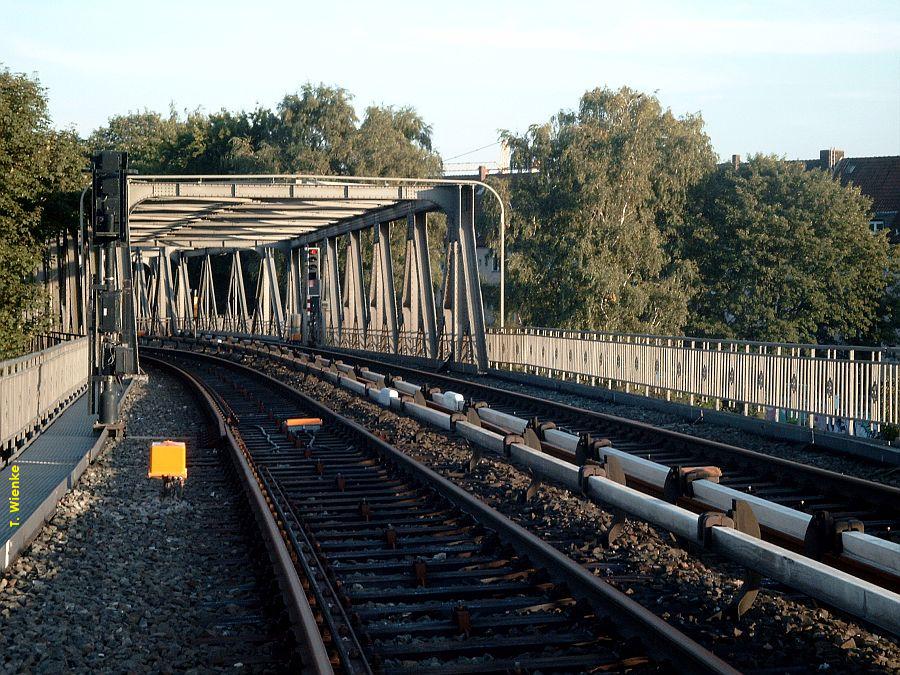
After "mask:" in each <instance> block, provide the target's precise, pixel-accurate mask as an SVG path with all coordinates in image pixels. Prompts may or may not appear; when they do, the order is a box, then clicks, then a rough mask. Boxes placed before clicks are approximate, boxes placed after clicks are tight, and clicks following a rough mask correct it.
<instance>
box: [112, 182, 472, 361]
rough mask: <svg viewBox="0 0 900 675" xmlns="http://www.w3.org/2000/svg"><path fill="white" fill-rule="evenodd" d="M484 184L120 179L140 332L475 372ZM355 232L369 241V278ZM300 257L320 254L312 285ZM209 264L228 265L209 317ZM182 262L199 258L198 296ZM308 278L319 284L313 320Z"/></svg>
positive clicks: (212, 293)
mask: <svg viewBox="0 0 900 675" xmlns="http://www.w3.org/2000/svg"><path fill="white" fill-rule="evenodd" d="M486 187H487V186H485V185H483V184H481V183H477V182H472V181H463V182H452V181H431V180H403V179H368V178H346V179H345V178H334V177H320V176H146V177H137V176H132V177H129V178H128V208H129V213H130V215H129V220H130V232H131V235H130V236H131V241H130V243H131V250H132V255H133V262H134V270H135V272H134V290H135V313H136V318H137V322H138V329H139V331H146V332H149V333H154V334H163V335H165V334H172V333H182V332H187V333H193V332H195V331H203V332H229V333H232V334H235V333H236V334H254V335H269V336H276V337H290V336H293V337H296V338H300V339H302V340H303V341H305V342H318V343H324V344H329V345H332V346H338V347H348V348H357V349H371V350H375V351H384V352H391V353H395V354H404V355H410V356H421V357H425V358H431V359H452V360H455V361H460V362H466V363H471V364H473V365H475V366H477V367H478V368H480V369H486V368H487V365H488V354H487V346H486V340H485V329H484V308H483V303H482V297H481V286H480V284H479V279H478V271H477V264H476V258H475V252H476V242H475V199H476V192H483V191H484V190H485V188H486ZM436 212H440V213H443V214H445V215H446V222H447V236H446V239H445V251H444V270H443V283H442V284H441V287H440V290H439V293H438V295H437V306H436V298H435V293H434V288H433V285H432V281H431V280H432V269H431V261H430V253H431V251H430V250H429V238H428V235H427V228H428V217H429V214H433V213H436ZM398 220H405V221H406V229H407V235H406V251H405V255H404V273H403V288H402V293H401V295H400V301H399V303H398V299H397V298H398V296H397V293H396V289H395V282H394V278H395V277H394V259H395V256H394V253H393V252H392V251H391V238H390V229H389V226H390V223H392V222H394V221H398ZM365 230H371V231H372V233H373V236H372V242H373V243H372V246H373V248H372V251H371V253H372V258H371V260H372V264H371V274H370V275H368V276H369V277H370V278H369V279H368V281H367V280H366V276H367V275H366V274H365V269H364V264H363V251H362V241H363V238H362V233H363V232H364V231H365ZM306 247H316V248H318V250H319V252H320V260H319V261H318V262H319V267H320V271H321V274H318V272H319V270H316V269H312V267H314V266H315V265H316V260H315V259H314V258H312V260H311V257H310V256H308V255H305V254H304V253H305V250H306ZM340 249H344V253H343V255H342V260H343V274H341V271H340V270H341V268H340V267H339V256H341V251H340ZM248 250H250V251H255V252H256V253H257V254H258V256H259V268H258V273H257V275H256V293H255V298H253V299H252V300H253V301H252V302H248V298H247V295H246V291H245V283H244V281H245V279H244V277H245V274H246V271H245V270H244V269H243V267H242V263H241V256H240V253H241V252H242V251H248ZM279 251H280V252H281V255H277V252H279ZM220 254H226V255H229V256H230V258H231V261H230V265H231V271H230V277H229V283H228V289H227V296H226V298H227V299H226V303H225V307H224V308H220V307H218V306H217V302H216V288H215V285H214V280H213V266H212V256H214V255H220ZM193 256H202V258H203V260H202V263H201V266H200V270H201V271H200V281H199V285H198V287H197V288H196V289H192V288H191V287H190V282H189V275H188V259H189V258H190V257H193ZM278 260H281V261H282V262H281V263H279V262H277V261H278ZM311 273H312V275H311ZM311 276H312V277H319V285H320V294H319V302H318V305H317V307H315V306H314V310H313V312H312V313H311V312H308V311H307V306H308V303H309V300H310V297H309V292H310V284H309V283H307V280H309V279H310V278H311ZM282 289H283V292H282ZM194 290H195V292H196V308H195V305H194V297H193V294H192V292H193V291H194ZM220 297H221V295H220Z"/></svg>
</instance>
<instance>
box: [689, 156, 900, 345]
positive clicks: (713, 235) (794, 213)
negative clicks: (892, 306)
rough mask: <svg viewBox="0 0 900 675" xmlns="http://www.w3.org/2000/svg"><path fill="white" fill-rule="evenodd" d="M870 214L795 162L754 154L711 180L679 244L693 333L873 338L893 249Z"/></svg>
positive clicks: (846, 191) (855, 197)
mask: <svg viewBox="0 0 900 675" xmlns="http://www.w3.org/2000/svg"><path fill="white" fill-rule="evenodd" d="M870 212H871V201H870V200H869V199H868V198H867V197H864V196H863V195H862V194H861V193H860V191H859V189H858V188H855V187H845V186H842V185H841V184H840V183H839V182H838V181H836V180H834V179H832V177H831V175H830V174H829V173H827V172H825V171H819V170H813V171H807V170H806V169H805V168H804V167H803V165H802V164H801V163H793V162H784V161H779V160H777V159H776V158H774V157H766V156H756V157H752V158H751V159H750V161H749V162H746V163H744V164H742V165H740V167H739V168H738V169H737V170H735V169H733V168H732V167H731V165H726V166H725V167H724V168H722V169H720V170H719V171H716V172H715V173H713V174H711V175H710V176H709V177H708V178H707V179H706V180H705V181H704V182H703V183H702V184H701V185H700V186H699V187H698V189H697V191H696V196H695V200H694V202H693V206H692V208H691V217H690V219H689V222H688V225H687V226H686V227H684V228H683V230H682V238H681V240H680V241H681V249H682V251H683V254H684V255H685V256H687V257H689V258H691V259H692V260H694V261H695V262H696V264H697V268H698V272H699V275H700V287H699V288H700V291H699V292H698V293H697V295H696V296H695V298H694V300H693V301H692V303H691V330H693V331H697V332H700V333H703V334H707V335H716V336H722V337H735V338H742V339H749V340H768V341H787V342H817V341H826V342H833V341H865V340H869V339H873V338H877V335H876V333H875V332H876V329H877V327H878V323H879V320H880V319H881V318H882V317H880V316H879V312H878V306H879V302H880V300H881V299H882V297H883V296H884V292H885V287H886V285H887V281H888V279H889V276H890V275H891V274H892V269H894V268H895V267H896V261H897V251H896V250H893V252H892V249H891V246H890V244H889V242H888V239H887V233H886V232H880V233H878V234H873V233H872V231H871V229H870V227H869V217H870ZM895 249H896V247H895Z"/></svg>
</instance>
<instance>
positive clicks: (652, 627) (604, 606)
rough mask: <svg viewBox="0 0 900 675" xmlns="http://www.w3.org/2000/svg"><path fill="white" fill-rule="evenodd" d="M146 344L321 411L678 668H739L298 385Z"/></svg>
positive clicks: (330, 421) (724, 670)
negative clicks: (237, 375)
mask: <svg viewBox="0 0 900 675" xmlns="http://www.w3.org/2000/svg"><path fill="white" fill-rule="evenodd" d="M145 349H148V350H149V351H152V352H154V353H166V354H172V355H178V356H183V357H184V358H187V359H193V360H197V361H205V362H207V363H208V364H211V365H213V366H215V367H218V368H227V369H230V370H232V371H234V372H237V373H241V374H243V375H245V376H247V377H251V378H253V379H255V380H256V381H258V382H259V383H261V384H263V385H264V386H265V388H266V391H271V392H277V394H278V395H281V396H283V397H284V398H286V399H292V400H295V401H297V402H298V403H300V404H301V405H302V406H303V409H304V411H311V412H312V414H315V415H318V416H320V417H322V419H324V420H326V425H333V426H338V427H340V428H342V429H344V430H346V432H347V433H349V434H350V435H351V437H353V438H354V439H355V440H356V442H357V443H358V444H359V445H360V446H361V447H364V448H366V449H368V450H370V451H373V452H375V453H377V454H378V455H380V456H381V457H382V458H384V459H386V460H388V461H389V462H390V463H391V464H393V465H394V466H397V467H399V468H401V469H402V471H403V472H404V473H406V474H408V475H410V476H411V477H413V478H414V479H415V480H416V481H417V482H419V483H421V484H423V485H427V486H428V488H430V489H432V490H434V491H435V492H436V493H438V494H440V495H441V496H442V497H443V498H445V499H446V500H448V501H449V502H450V503H451V504H453V505H455V506H456V507H457V508H459V509H460V510H461V511H462V512H464V513H467V514H468V515H469V516H470V517H472V518H473V519H474V520H475V521H476V522H478V523H480V524H482V525H484V526H486V527H487V528H489V529H490V530H493V531H494V532H495V533H497V534H498V535H499V536H500V538H501V539H502V540H504V541H505V542H507V543H508V544H509V545H511V546H512V547H513V549H514V550H516V551H517V552H518V553H519V554H520V555H523V556H525V557H526V558H528V559H531V560H533V561H535V562H537V563H539V564H540V565H541V566H542V567H544V569H546V570H547V572H548V573H549V574H550V575H551V577H553V578H556V579H558V580H559V581H560V582H561V583H563V584H565V585H566V586H567V587H568V588H569V589H571V590H572V591H573V592H577V593H578V594H579V595H581V596H582V597H583V598H586V599H588V600H589V601H590V603H591V604H592V605H593V606H594V607H596V608H598V611H601V613H602V614H603V615H607V616H609V615H612V616H615V619H616V623H617V629H618V630H620V631H622V633H623V634H624V635H625V636H628V637H637V638H639V639H641V641H642V643H643V644H644V645H645V647H646V649H647V651H648V653H650V654H651V655H652V656H654V657H656V658H661V659H663V660H666V661H667V660H669V659H672V658H673V656H677V661H676V662H677V663H678V668H679V670H680V671H693V672H719V673H736V672H737V671H736V670H735V669H734V668H732V667H731V666H729V665H728V664H727V663H725V662H724V661H722V660H721V659H720V658H718V657H717V656H715V655H714V654H712V653H711V652H709V651H708V650H706V649H705V648H703V647H702V646H701V645H699V644H697V643H695V642H694V641H693V640H691V639H690V638H688V637H687V636H686V635H684V634H683V633H681V632H680V631H678V630H677V629H675V628H674V627H673V626H671V625H669V624H667V623H666V622H665V621H663V620H662V619H660V618H659V617H658V616H656V615H655V614H653V613H652V612H651V611H649V610H648V609H646V608H644V607H642V606H641V605H639V604H638V603H636V602H635V601H633V600H632V599H631V598H629V597H628V596H627V595H625V594H624V593H622V592H621V591H618V590H617V589H615V588H614V587H612V586H611V585H610V584H608V583H607V582H605V581H603V580H601V579H600V578H598V577H595V576H594V575H592V574H591V573H590V572H588V571H587V570H585V569H584V568H582V567H581V566H580V565H578V564H577V563H575V562H574V561H573V560H572V559H571V558H569V557H567V556H565V555H564V554H562V553H561V552H559V551H558V550H557V549H555V548H554V547H553V546H551V545H550V544H548V543H547V542H545V541H543V540H541V539H540V538H538V537H537V536H535V535H534V534H532V533H531V532H529V531H527V530H525V529H524V528H522V527H520V526H518V525H516V524H515V523H513V522H512V521H510V520H509V519H507V518H506V517H505V516H503V515H502V514H500V513H499V512H497V511H496V510H494V509H492V508H491V507H489V506H487V505H486V504H484V503H483V502H481V501H480V500H479V499H477V498H476V497H474V496H473V495H471V494H469V493H468V492H466V491H465V490H464V489H462V488H460V487H459V486H457V485H455V484H454V483H452V482H451V481H449V480H447V479H445V478H443V477H442V476H440V475H439V474H437V473H436V472H434V471H432V470H431V469H429V468H427V467H425V466H424V465H422V464H421V463H420V462H418V461H417V460H415V459H413V458H412V457H410V456H408V455H406V454H404V453H403V452H401V451H400V450H398V449H396V448H394V447H393V446H392V445H390V444H389V443H387V442H385V441H384V440H382V439H381V438H379V437H378V436H376V435H374V434H373V433H371V432H370V431H369V430H367V429H366V428H364V427H363V426H361V425H360V424H358V423H356V422H354V421H353V420H351V419H349V418H346V417H344V416H342V415H340V414H339V413H336V412H335V411H333V410H331V409H330V408H328V407H327V406H325V405H324V404H322V403H320V402H318V401H316V400H314V399H312V398H310V397H309V396H307V395H306V394H304V393H302V392H301V391H299V390H297V389H296V388H294V387H292V386H290V385H288V384H286V383H284V382H282V381H280V380H278V379H276V378H274V377H271V376H269V375H267V374H265V373H262V372H260V371H258V370H256V369H253V368H250V367H248V366H245V365H242V364H239V363H235V362H234V361H230V360H227V359H224V358H221V357H219V356H215V355H212V354H208V353H203V352H195V351H186V350H177V349H169V348H165V349H161V348H146V347H145ZM603 610H605V611H603ZM610 610H612V612H610Z"/></svg>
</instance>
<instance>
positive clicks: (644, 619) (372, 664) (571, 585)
mask: <svg viewBox="0 0 900 675" xmlns="http://www.w3.org/2000/svg"><path fill="white" fill-rule="evenodd" d="M145 349H146V348H145ZM146 351H147V352H148V353H150V354H154V353H155V354H157V355H159V354H160V353H161V352H160V351H158V350H153V349H146ZM166 359H167V360H168V361H169V362H170V364H171V365H174V366H175V367H176V368H177V369H178V372H181V373H183V374H184V376H185V377H191V380H192V381H193V383H194V384H195V385H196V386H198V387H202V388H203V390H204V391H206V392H207V394H208V396H209V397H210V399H211V403H214V407H215V408H216V409H218V410H219V411H220V414H221V417H222V419H224V420H227V429H225V435H227V436H229V437H230V438H233V439H234V441H235V443H236V445H237V446H238V447H239V449H240V451H241V454H242V456H244V457H245V458H246V461H247V464H248V468H249V469H250V472H251V473H252V474H253V475H254V476H255V477H256V480H257V483H258V485H259V488H260V493H261V496H263V497H264V499H265V500H266V502H267V503H268V507H269V513H270V515H272V516H273V517H274V518H275V520H276V522H277V523H278V527H279V531H280V535H281V540H282V542H283V543H284V544H285V546H286V547H287V548H288V549H289V551H290V556H291V558H292V560H293V564H292V568H293V571H294V572H295V574H296V575H297V577H298V578H299V579H300V580H301V582H302V585H303V589H304V594H305V599H306V601H307V604H308V606H309V607H311V608H312V609H313V619H314V622H315V630H316V631H317V635H318V636H320V637H321V642H322V644H324V646H325V649H326V651H327V654H328V660H329V663H330V665H331V666H332V667H334V668H335V669H339V670H343V671H345V672H375V671H377V672H417V673H418V672H448V671H452V672H517V671H520V670H521V669H522V668H525V667H527V668H528V669H529V670H531V669H540V670H542V671H543V672H583V671H589V670H596V671H603V672H620V671H626V670H628V671H636V672H645V671H646V672H658V671H669V670H672V669H675V668H676V665H677V669H678V670H679V671H685V670H688V671H696V672H734V671H733V670H732V669H730V668H729V667H728V666H727V664H725V663H724V662H722V661H720V660H719V659H717V658H716V657H715V656H714V655H713V654H711V653H710V652H708V651H706V650H705V649H703V648H702V647H700V646H699V645H697V644H696V643H694V642H692V641H691V640H690V639H689V638H688V637H687V636H685V635H684V634H682V633H680V632H678V631H677V630H675V629H674V628H672V627H671V626H669V625H668V624H666V623H665V622H663V621H662V620H661V619H659V618H657V617H656V616H655V615H653V614H652V613H651V612H649V611H648V610H646V609H644V608H642V607H640V606H639V605H637V604H636V603H635V602H633V601H632V600H631V599H630V598H628V597H627V596H625V595H624V594H622V593H620V592H619V591H617V590H615V589H613V588H612V587H611V586H609V585H608V584H607V583H605V582H603V581H601V580H599V579H598V578H596V577H594V576H592V575H591V574H590V573H588V572H586V571H585V570H584V569H582V568H581V567H580V566H578V565H577V564H575V563H574V562H572V561H571V560H570V559H569V558H567V557H565V556H563V555H562V554H561V553H559V552H558V551H556V550H555V549H554V548H552V547H551V546H550V545H548V544H547V543H545V542H543V541H541V540H540V539H537V538H536V537H535V536H534V535H532V534H530V533H528V532H527V531H525V530H523V529H522V528H520V527H518V526H516V525H514V524H513V523H511V522H510V521H508V520H507V519H506V518H504V517H503V516H502V515H500V514H499V513H497V512H496V511H494V510H492V509H490V508H489V507H487V506H485V505H484V504H483V503H482V502H480V501H478V500H477V499H475V498H474V497H472V496H471V495H469V494H468V493H466V492H465V491H463V490H462V489H460V488H459V487H457V486H455V485H453V484H452V483H450V482H448V481H447V480H446V479H444V478H441V477H440V476H438V475H437V474H435V473H434V472H432V471H431V470H429V469H427V468H426V467H424V466H423V465H421V464H419V463H418V462H416V461H415V460H413V459H411V458H409V457H408V456H406V455H404V454H402V453H400V452H399V451H397V450H396V449H395V448H393V447H392V446H390V445H388V444H387V443H385V442H384V441H382V440H380V439H378V438H377V437H375V436H373V435H372V434H370V433H369V432H368V431H366V430H365V429H363V428H362V427H360V426H359V425H357V424H355V423H354V422H352V421H350V420H348V419H346V418H343V417H341V416H339V415H337V414H335V413H333V412H332V411H330V410H329V409H327V408H325V407H324V406H322V405H321V404H319V403H317V402H315V401H313V400H311V399H309V398H308V397H306V396H304V395H303V394H301V393H300V392H298V391H296V390H294V389H292V388H291V387H289V386H287V385H285V384H283V383H281V382H279V381H277V380H275V379H272V378H270V377H268V376H265V375H263V374H261V373H259V372H256V371H253V370H251V369H250V368H247V367H244V366H241V365H238V364H235V363H233V362H229V361H226V360H224V359H220V358H216V357H212V356H207V355H199V354H192V353H186V352H172V351H171V350H166ZM188 371H189V372H190V373H191V376H188V375H187V372H188ZM310 416H311V417H319V418H321V419H322V420H324V425H323V427H322V428H321V430H319V431H317V432H314V433H308V434H300V435H296V436H289V435H288V434H286V432H285V428H284V426H283V421H284V420H285V419H287V418H290V417H310ZM298 625H301V626H302V628H303V629H304V630H306V631H308V632H311V631H312V630H313V625H312V624H311V623H310V622H309V621H307V620H304V621H301V622H299V624H298ZM306 642H307V643H311V642H312V643H314V642H315V636H307V637H306ZM319 669H320V670H321V669H322V668H321V664H320V666H319Z"/></svg>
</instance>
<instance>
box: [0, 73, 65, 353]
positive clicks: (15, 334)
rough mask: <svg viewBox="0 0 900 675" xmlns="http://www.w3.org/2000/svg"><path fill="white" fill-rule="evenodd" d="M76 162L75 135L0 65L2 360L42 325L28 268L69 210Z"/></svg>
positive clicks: (39, 297) (32, 86)
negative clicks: (53, 121) (58, 125)
mask: <svg viewBox="0 0 900 675" xmlns="http://www.w3.org/2000/svg"><path fill="white" fill-rule="evenodd" d="M82 164H83V162H82V160H81V144H80V142H79V141H78V139H77V137H76V136H75V135H74V134H73V133H71V132H58V131H54V130H52V129H51V127H50V119H49V116H48V114H47V100H46V97H45V93H44V90H43V89H42V88H41V86H40V83H39V82H37V81H36V80H32V79H30V78H28V77H26V76H25V75H21V74H16V73H11V72H10V71H9V70H8V69H5V68H4V69H0V358H9V357H11V356H15V355H16V354H18V353H20V352H21V351H22V350H23V349H24V348H25V346H26V345H27V343H28V340H29V338H30V337H31V336H32V335H34V334H36V333H38V332H40V331H41V330H42V329H43V328H45V327H46V325H47V317H46V313H45V310H46V296H45V294H44V293H43V290H42V288H41V286H40V285H39V284H37V283H35V280H34V273H35V271H36V270H37V268H38V266H39V265H40V262H41V253H42V246H41V244H42V243H43V239H44V238H45V237H47V236H51V235H53V234H55V232H56V229H57V228H58V227H59V226H60V224H61V223H60V219H68V218H69V217H70V216H71V214H72V210H73V209H72V194H73V193H75V191H76V190H77V188H78V187H79V184H80V181H81V176H80V170H81V168H82ZM75 204H76V205H77V201H76V202H75ZM62 224H64V225H68V224H69V223H68V222H66V223H62Z"/></svg>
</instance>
